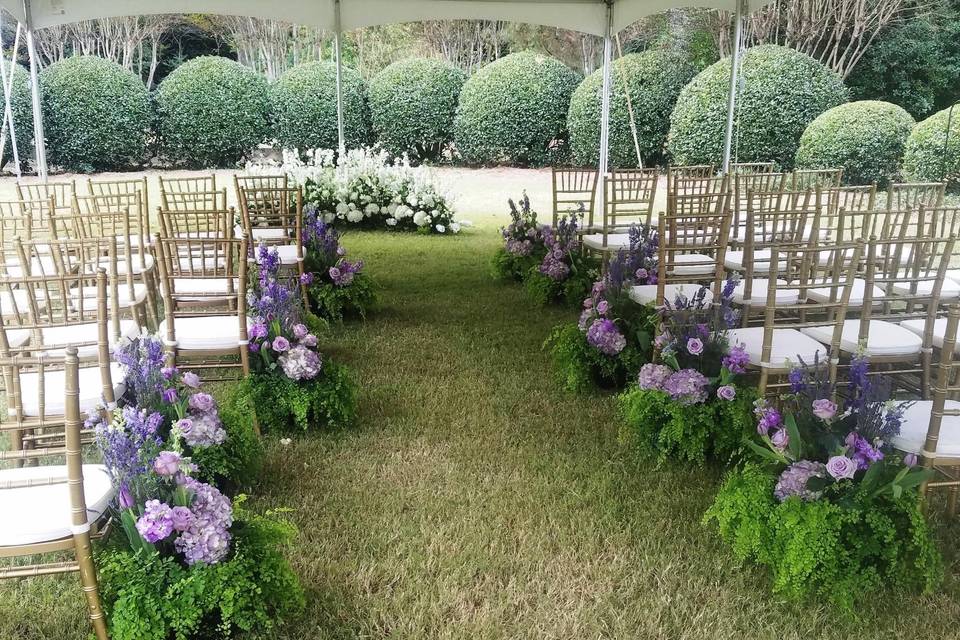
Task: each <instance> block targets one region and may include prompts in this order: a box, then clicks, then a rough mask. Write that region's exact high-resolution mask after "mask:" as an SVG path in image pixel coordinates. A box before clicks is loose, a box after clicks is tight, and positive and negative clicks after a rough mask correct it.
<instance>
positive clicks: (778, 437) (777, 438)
mask: <svg viewBox="0 0 960 640" xmlns="http://www.w3.org/2000/svg"><path fill="white" fill-rule="evenodd" d="M770 443H771V444H772V445H773V446H774V447H776V449H777V450H778V451H783V450H784V449H786V448H787V446H788V445H789V444H790V434H788V433H787V430H786V429H777V430H776V431H774V432H773V435H772V436H770Z"/></svg>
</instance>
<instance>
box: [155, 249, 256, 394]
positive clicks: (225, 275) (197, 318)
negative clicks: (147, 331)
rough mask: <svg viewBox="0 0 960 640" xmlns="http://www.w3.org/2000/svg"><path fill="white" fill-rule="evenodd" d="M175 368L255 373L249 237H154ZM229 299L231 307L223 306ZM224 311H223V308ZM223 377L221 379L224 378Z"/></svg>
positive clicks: (165, 330)
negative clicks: (249, 331) (249, 334)
mask: <svg viewBox="0 0 960 640" xmlns="http://www.w3.org/2000/svg"><path fill="white" fill-rule="evenodd" d="M154 243H155V244H156V246H157V253H158V259H159V262H160V278H161V284H162V288H163V302H164V305H163V306H164V320H163V322H162V323H161V325H160V335H161V336H162V337H163V342H164V345H165V348H166V351H167V358H168V362H169V363H170V366H177V367H186V368H191V369H200V370H205V371H215V370H219V371H221V372H223V371H225V370H228V369H239V371H240V374H241V375H243V376H245V375H247V374H248V373H249V371H250V366H249V353H248V351H247V349H248V339H247V256H248V253H247V239H246V236H241V237H240V238H239V239H232V238H231V239H228V238H203V239H196V238H161V237H160V236H159V235H157V236H155V237H154ZM224 299H228V300H229V304H228V308H227V309H224V308H223V307H222V304H221V303H222V302H223V300H224ZM218 307H219V308H218ZM220 377H222V376H220Z"/></svg>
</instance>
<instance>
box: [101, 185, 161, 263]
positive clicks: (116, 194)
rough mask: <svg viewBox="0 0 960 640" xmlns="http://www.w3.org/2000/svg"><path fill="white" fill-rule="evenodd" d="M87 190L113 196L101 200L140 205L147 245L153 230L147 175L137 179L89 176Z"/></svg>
mask: <svg viewBox="0 0 960 640" xmlns="http://www.w3.org/2000/svg"><path fill="white" fill-rule="evenodd" d="M87 192H88V193H89V194H90V195H92V196H113V197H112V198H104V199H103V200H101V202H105V203H108V204H109V203H111V202H116V203H118V204H119V203H122V202H124V200H125V201H126V202H127V204H129V205H131V206H133V205H136V206H137V207H138V214H139V217H140V226H141V227H142V228H143V233H144V235H145V236H146V241H147V245H148V246H149V244H150V239H151V237H152V236H153V232H152V231H151V230H150V192H149V189H148V187H147V179H146V177H143V178H140V179H137V180H93V179H92V178H87Z"/></svg>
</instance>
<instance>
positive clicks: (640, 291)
mask: <svg viewBox="0 0 960 640" xmlns="http://www.w3.org/2000/svg"><path fill="white" fill-rule="evenodd" d="M700 288H701V285H699V284H688V283H680V284H666V285H664V286H663V295H664V297H665V298H666V300H667V302H669V303H670V304H673V301H674V300H676V299H677V294H683V295H685V296H686V297H687V298H692V297H693V296H694V295H696V293H697V292H698V291H699V290H700ZM629 295H630V299H631V300H633V301H634V302H636V303H638V304H650V303H651V302H656V301H657V285H655V284H641V285H637V286H635V287H630V293H629ZM703 299H704V301H705V302H708V303H709V302H711V301H712V300H713V292H712V291H710V289H707V290H706V295H705V296H704V298H703Z"/></svg>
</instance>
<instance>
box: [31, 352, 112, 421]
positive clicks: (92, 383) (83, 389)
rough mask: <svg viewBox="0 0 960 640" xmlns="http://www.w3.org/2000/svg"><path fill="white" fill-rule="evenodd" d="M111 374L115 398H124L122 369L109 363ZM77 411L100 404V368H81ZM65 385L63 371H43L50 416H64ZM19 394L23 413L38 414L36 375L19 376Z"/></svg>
mask: <svg viewBox="0 0 960 640" xmlns="http://www.w3.org/2000/svg"><path fill="white" fill-rule="evenodd" d="M110 375H111V377H112V379H113V393H114V397H117V398H119V397H120V396H122V395H123V392H124V389H125V387H124V384H123V376H124V374H123V368H122V367H121V366H120V365H119V364H117V363H115V362H112V363H110ZM79 378H80V411H81V412H85V413H89V412H90V411H91V410H92V409H94V408H96V406H97V405H99V404H101V403H102V402H103V382H102V381H101V378H100V368H99V367H96V366H93V367H82V368H81V369H80V375H79ZM65 383H66V376H65V373H64V371H63V370H62V369H61V370H59V371H53V370H51V371H44V373H43V386H44V412H45V414H46V415H50V416H60V415H63V410H64V409H63V408H64V403H63V400H64V398H63V389H64V387H65ZM20 392H21V396H22V400H21V401H22V403H23V413H24V414H25V415H27V416H39V415H40V396H39V393H40V382H39V376H38V375H37V373H36V372H27V373H21V374H20Z"/></svg>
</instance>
